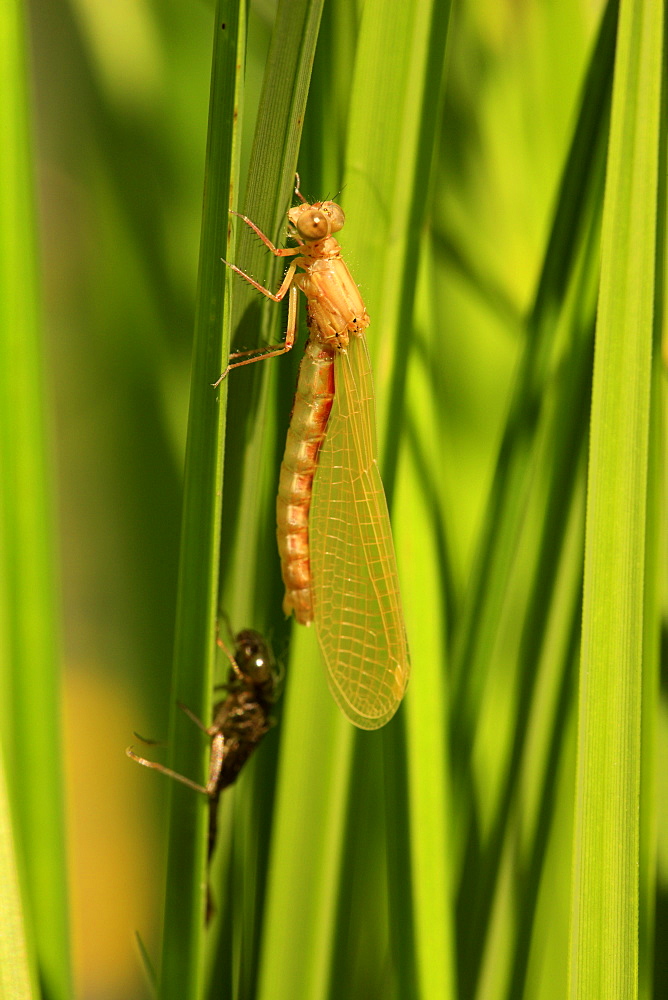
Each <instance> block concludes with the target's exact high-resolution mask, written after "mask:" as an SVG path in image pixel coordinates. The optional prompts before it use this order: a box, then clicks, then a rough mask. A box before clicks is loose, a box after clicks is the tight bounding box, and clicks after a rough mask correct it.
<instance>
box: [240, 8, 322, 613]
mask: <svg viewBox="0 0 668 1000" xmlns="http://www.w3.org/2000/svg"><path fill="white" fill-rule="evenodd" d="M322 5H323V0H282V2H281V3H279V5H278V10H277V13H276V21H275V25H274V30H273V33H272V39H271V44H270V49H269V54H268V57H267V65H266V70H265V76H264V81H263V86H262V95H261V98H260V105H259V108H258V113H257V119H256V127H255V134H254V139H253V146H252V150H251V157H250V164H249V176H248V185H247V188H246V195H245V199H244V206H243V212H244V214H245V215H247V216H248V218H250V219H252V220H253V222H255V223H256V224H257V225H258V226H259V227H260V229H262V231H263V232H265V233H266V234H267V235H268V236H269V237H270V238H271V240H272V241H273V242H274V244H275V245H282V236H281V234H282V233H284V232H285V214H286V212H287V210H288V207H289V205H290V203H291V200H292V192H293V189H294V178H295V169H296V166H297V151H298V149H299V141H300V138H301V130H302V123H303V120H304V111H305V107H306V99H307V95H308V86H309V80H310V73H311V67H312V65H313V54H314V50H315V46H316V41H317V37H318V27H319V24H320V17H321V13H322ZM234 233H235V243H234V244H233V246H234V251H233V257H231V258H230V259H232V260H233V262H234V263H235V264H237V266H239V267H240V268H241V269H242V270H243V271H245V272H246V273H247V274H250V275H252V276H253V277H255V278H256V279H257V280H258V281H260V282H261V283H262V284H264V285H265V287H267V288H272V289H274V288H277V287H278V284H279V282H280V278H279V277H278V276H279V274H280V273H282V272H281V264H282V263H284V262H282V261H280V260H277V259H276V258H275V257H274V256H273V255H272V254H269V253H268V252H267V248H266V247H265V246H264V244H263V243H262V242H261V241H260V240H259V239H258V238H257V237H256V236H255V234H254V233H253V232H252V231H251V230H250V229H249V227H248V226H246V225H245V224H244V223H243V222H242V221H241V220H235V222H234ZM232 296H233V322H232V325H233V330H234V338H235V339H234V346H235V347H236V348H238V349H242V350H243V349H247V348H252V347H257V346H258V345H259V344H260V343H261V342H262V341H265V342H267V341H269V342H272V343H275V342H277V341H280V339H281V337H282V335H283V322H284V320H283V311H282V310H281V308H280V307H278V306H277V305H276V304H275V303H272V302H268V301H267V300H266V299H265V298H264V297H263V296H261V295H259V294H258V293H257V292H256V291H255V289H253V288H252V287H251V286H250V285H248V284H247V282H245V281H242V280H241V279H240V278H238V277H237V276H235V280H234V284H233V286H232ZM296 353H297V352H295V354H296ZM297 360H298V359H297V358H296V356H295V359H294V361H293V364H294V363H295V362H296V361H297ZM286 364H287V362H285V361H284V363H283V365H282V366H281V365H280V363H277V362H273V363H272V362H270V363H269V364H262V363H260V364H257V365H251V366H250V367H247V368H242V369H239V370H238V371H236V372H234V374H233V376H232V378H231V379H230V412H231V414H232V415H233V417H232V420H231V422H230V433H229V434H228V437H227V441H226V451H227V461H228V463H229V469H230V476H229V477H228V484H227V487H226V490H227V492H226V496H225V501H224V506H225V509H226V511H229V518H228V517H227V516H226V523H225V525H224V529H223V539H222V552H223V574H224V580H223V591H222V604H223V606H224V607H225V608H226V610H227V611H228V613H229V614H230V615H231V617H232V620H233V621H234V622H238V621H241V622H246V623H247V622H248V621H249V620H250V618H252V617H253V616H254V615H255V614H256V611H255V609H256V608H257V607H261V606H264V605H266V604H267V603H268V600H269V601H275V602H276V604H277V606H278V607H280V597H279V592H278V590H277V588H276V587H272V586H271V583H270V582H269V581H270V580H271V577H270V576H269V575H268V574H267V571H266V567H267V563H268V555H267V550H268V549H269V546H271V549H270V551H271V553H272V558H273V560H274V565H275V566H278V561H277V556H276V554H275V543H274V541H273V522H274V514H273V513H272V514H271V515H269V517H270V521H269V525H268V526H267V524H266V517H267V511H268V509H270V507H271V506H272V505H273V502H274V499H273V494H274V492H275V484H276V476H275V474H274V473H273V472H272V471H271V470H272V465H271V463H272V462H275V460H276V447H277V446H276V438H275V437H274V436H273V433H272V432H273V431H274V430H275V428H274V427H273V425H272V424H271V422H268V421H267V419H266V413H267V407H268V406H270V401H271V395H270V393H271V391H272V386H273V383H274V380H275V379H277V378H279V376H280V375H281V374H282V375H283V379H282V384H283V385H284V386H286V387H288V391H287V392H283V401H284V407H283V409H284V412H289V403H288V399H289V397H290V392H289V389H290V388H291V387H292V385H293V383H292V382H291V380H290V379H289V378H286V372H285V369H286ZM268 424H269V426H268ZM270 456H271V457H270ZM267 527H268V529H269V530H267ZM268 595H269V598H268ZM249 616H250V618H249ZM276 617H277V618H278V616H276ZM270 620H271V619H270ZM279 620H280V619H279ZM267 624H268V623H267V622H265V621H260V622H257V625H258V626H261V627H262V628H264V627H265V626H266V625H267Z"/></svg>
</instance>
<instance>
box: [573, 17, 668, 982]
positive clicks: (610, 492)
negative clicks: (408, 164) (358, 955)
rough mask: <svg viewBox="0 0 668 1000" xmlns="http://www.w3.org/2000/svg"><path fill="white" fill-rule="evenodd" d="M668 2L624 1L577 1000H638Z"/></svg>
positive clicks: (586, 667)
mask: <svg viewBox="0 0 668 1000" xmlns="http://www.w3.org/2000/svg"><path fill="white" fill-rule="evenodd" d="M662 44H663V4H647V3H643V2H637V0H622V3H621V6H620V21H619V33H618V44H617V54H616V61H615V80H614V88H613V103H612V122H611V135H610V147H609V153H608V170H607V179H606V195H605V208H604V219H603V242H602V265H601V287H600V299H599V312H598V322H597V329H596V360H595V366H594V389H593V401H592V421H591V451H590V459H589V476H588V497H587V532H586V547H585V585H584V586H585V590H584V608H583V623H582V658H581V679H580V718H579V740H578V774H577V798H576V819H575V844H574V868H573V902H572V907H573V909H572V930H571V969H570V990H569V996H571V997H578V998H583V1000H584V998H589V997H594V996H596V997H606V998H609V1000H615V998H619V1000H622V998H624V1000H628V998H629V997H634V996H637V992H638V861H639V809H638V803H639V794H640V753H641V697H642V674H643V639H644V621H645V606H644V600H645V551H646V550H645V545H646V531H647V530H648V528H647V524H646V517H647V476H648V440H649V423H650V420H649V417H650V393H651V362H652V337H653V312H654V296H655V268H656V257H655V254H656V250H655V247H656V226H657V214H656V212H657V181H658V156H659V143H660V141H665V136H664V137H662V138H661V139H660V130H659V121H660V116H659V109H660V99H661V82H662V81H661V73H662Z"/></svg>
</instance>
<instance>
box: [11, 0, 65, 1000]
mask: <svg viewBox="0 0 668 1000" xmlns="http://www.w3.org/2000/svg"><path fill="white" fill-rule="evenodd" d="M23 18H24V11H23V5H22V4H20V3H18V2H16V0H12V2H10V3H8V4H4V5H3V7H2V12H1V13H0V133H1V134H2V137H3V138H2V143H1V148H0V437H1V440H0V491H1V499H2V503H1V510H0V517H1V518H2V520H1V522H0V558H1V560H2V564H1V567H0V576H1V577H2V585H1V587H0V595H1V597H2V604H3V607H2V609H0V620H1V621H2V649H1V650H0V663H1V664H2V672H1V676H0V685H1V688H0V690H1V691H2V698H1V706H2V707H1V708H0V712H1V718H0V724H1V726H2V733H3V742H4V747H5V753H6V760H7V764H8V769H9V774H10V775H11V777H12V781H13V784H12V787H11V789H10V791H11V796H12V801H13V803H14V805H15V809H14V813H13V815H14V819H15V820H16V822H17V827H16V829H15V830H14V836H15V837H17V838H20V841H21V844H22V847H23V852H24V857H25V859H26V864H25V872H26V880H27V881H26V886H27V899H28V901H29V909H30V912H31V921H30V922H31V926H32V930H33V933H34V934H35V940H36V942H37V943H36V950H37V960H38V963H39V967H40V974H41V977H42V981H43V983H44V985H45V989H46V990H48V992H49V996H50V997H53V998H54V1000H67V998H69V997H70V996H71V995H72V994H71V982H70V969H69V940H68V929H67V903H66V892H65V887H64V886H65V871H66V862H65V837H64V828H63V787H62V774H61V765H60V760H61V755H60V709H59V675H58V662H57V654H56V639H55V635H56V614H55V597H54V573H53V564H52V558H53V539H52V525H53V516H52V512H51V509H50V494H49V487H48V474H47V468H48V461H47V453H46V440H45V429H44V423H45V406H44V399H45V396H44V390H43V381H42V358H41V345H40V305H39V298H40V296H39V290H38V279H37V261H36V237H35V219H34V209H33V191H32V187H33V164H32V155H31V144H30V139H29V134H30V129H31V123H30V120H29V105H28V97H27V93H26V66H25V52H24V47H25V37H24V23H23ZM5 834H6V835H7V831H6V830H5ZM13 913H14V915H15V916H16V915H17V911H15V910H14V911H13ZM5 943H6V942H5ZM20 953H21V949H20V948H19V951H18V952H17V954H20ZM8 995H9V994H8Z"/></svg>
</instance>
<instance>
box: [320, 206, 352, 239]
mask: <svg viewBox="0 0 668 1000" xmlns="http://www.w3.org/2000/svg"><path fill="white" fill-rule="evenodd" d="M322 208H323V211H325V212H327V215H328V216H329V227H330V232H331V233H338V231H339V229H343V225H344V223H345V221H346V217H345V215H344V214H343V209H342V208H341V206H340V205H337V204H336V202H335V201H326V202H325V203H324V205H323V206H322Z"/></svg>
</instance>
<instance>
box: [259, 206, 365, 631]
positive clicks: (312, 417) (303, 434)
mask: <svg viewBox="0 0 668 1000" xmlns="http://www.w3.org/2000/svg"><path fill="white" fill-rule="evenodd" d="M299 207H300V206H297V211H299ZM310 207H311V206H309V208H310ZM337 207H338V206H337ZM293 211H294V209H293ZM297 221H298V220H296V222H297ZM307 248H308V256H306V254H305V253H303V256H301V257H299V258H297V261H296V263H297V264H298V265H299V266H301V267H305V268H307V271H306V274H298V275H296V276H295V279H294V284H295V285H297V287H298V288H301V290H302V291H303V292H304V294H305V295H306V297H307V300H308V328H309V340H308V343H307V345H306V352H305V354H304V358H303V360H302V363H301V366H300V369H299V381H298V383H297V393H296V395H295V402H294V407H293V410H292V419H291V421H290V427H289V429H288V437H287V441H286V445H285V454H284V456H283V463H282V465H281V476H280V481H279V487H278V498H277V501H276V515H277V537H278V550H279V553H280V556H281V570H282V573H283V583H284V584H285V598H284V600H283V610H284V611H285V613H286V615H289V614H290V612H291V611H294V614H295V618H296V619H297V621H298V622H300V624H302V625H309V624H310V623H311V622H312V621H313V597H312V588H311V568H310V555H309V541H308V522H309V509H310V506H311V493H312V485H313V477H314V475H315V472H316V469H317V465H318V454H319V451H320V446H321V445H322V443H323V441H324V439H325V435H326V433H327V421H328V419H329V414H330V411H331V409H332V402H333V400H334V395H335V379H334V359H335V356H336V354H337V352H338V351H341V350H345V349H346V348H347V347H348V343H349V337H350V335H351V334H352V335H353V336H357V337H359V336H361V334H362V333H363V332H364V330H365V329H366V327H367V326H368V325H369V317H368V316H367V313H366V309H365V307H364V302H363V301H362V297H361V295H360V293H359V289H358V288H357V285H356V284H355V282H354V281H353V279H352V277H351V274H350V271H349V270H348V267H347V266H346V263H345V261H344V260H343V258H342V257H341V247H340V246H339V243H338V241H337V240H336V239H334V237H333V236H328V237H327V238H326V239H324V240H322V241H320V242H317V243H312V244H307Z"/></svg>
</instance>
